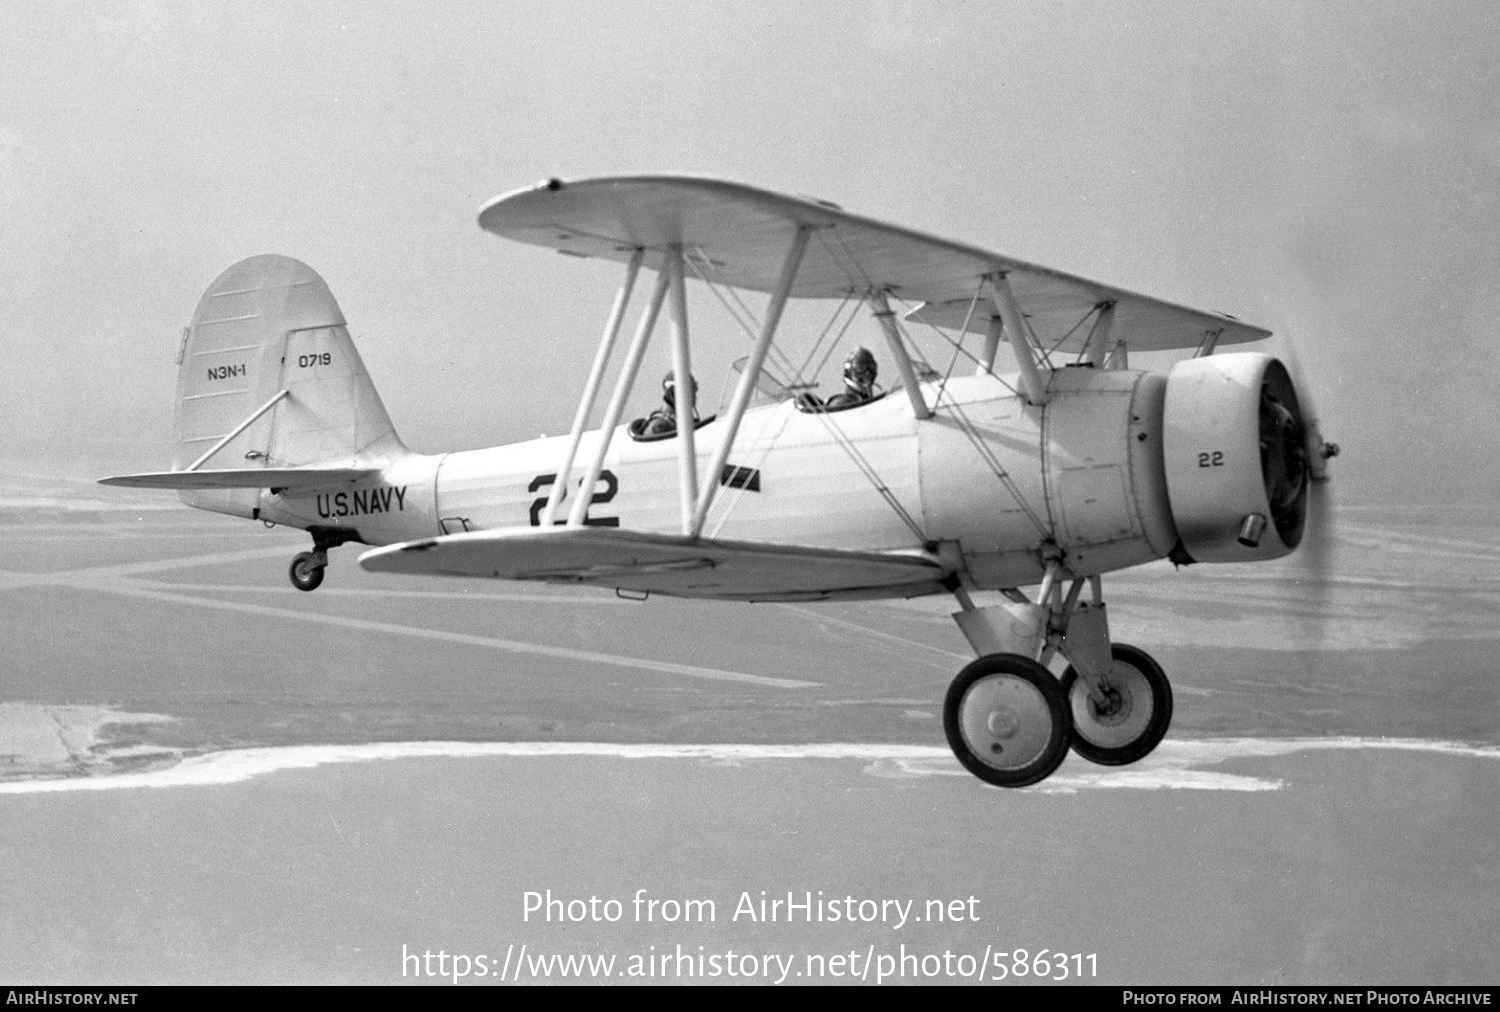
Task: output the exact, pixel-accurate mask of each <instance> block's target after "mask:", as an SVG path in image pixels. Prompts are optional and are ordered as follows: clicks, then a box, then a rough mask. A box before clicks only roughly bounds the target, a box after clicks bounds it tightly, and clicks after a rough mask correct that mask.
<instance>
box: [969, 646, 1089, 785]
mask: <svg viewBox="0 0 1500 1012" xmlns="http://www.w3.org/2000/svg"><path fill="white" fill-rule="evenodd" d="M943 730H944V731H946V732H947V734H948V745H949V747H951V748H952V749H953V754H954V755H956V756H957V757H958V761H959V762H961V763H963V764H964V766H965V767H966V768H967V769H968V771H969V772H970V773H972V774H974V775H975V776H976V777H978V778H979V779H981V780H984V781H986V782H988V783H992V784H995V785H996V786H999V787H1025V786H1026V785H1028V784H1034V783H1036V782H1038V781H1040V780H1045V779H1046V778H1047V777H1048V776H1050V775H1051V773H1052V771H1053V770H1055V769H1057V767H1058V765H1059V764H1060V763H1062V761H1063V759H1064V758H1066V756H1067V754H1068V742H1069V740H1070V739H1071V738H1072V736H1073V719H1072V715H1071V713H1070V712H1069V710H1068V697H1067V696H1066V695H1065V694H1064V693H1063V690H1062V686H1061V685H1060V684H1058V681H1057V679H1056V678H1054V677H1053V676H1052V673H1051V672H1050V671H1048V670H1047V669H1046V668H1044V667H1042V666H1041V665H1040V664H1038V663H1037V662H1036V661H1034V660H1032V659H1031V658H1029V657H1023V656H1021V655H1020V654H986V655H985V656H984V657H981V658H979V659H978V660H977V661H974V662H973V663H972V664H970V665H969V666H968V667H966V668H964V669H963V670H962V671H960V672H959V673H958V677H957V678H955V679H953V684H952V685H950V686H948V696H947V698H946V699H945V700H944V701H943Z"/></svg>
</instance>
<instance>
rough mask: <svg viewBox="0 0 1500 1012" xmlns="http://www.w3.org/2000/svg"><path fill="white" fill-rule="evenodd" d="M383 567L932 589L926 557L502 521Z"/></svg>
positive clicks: (764, 594) (706, 586)
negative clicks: (495, 527) (499, 525)
mask: <svg viewBox="0 0 1500 1012" xmlns="http://www.w3.org/2000/svg"><path fill="white" fill-rule="evenodd" d="M359 564H360V565H361V566H363V567H364V568H365V569H368V570H372V571H374V572H384V573H410V574H421V575H445V576H488V577H492V578H496V579H502V580H536V581H540V582H543V583H577V584H584V585H587V586H595V587H612V588H615V589H616V590H625V591H630V592H633V593H653V594H662V595H666V596H670V597H703V598H718V599H721V600H736V601H805V600H816V599H825V598H878V597H914V596H916V595H918V594H929V593H934V592H936V591H938V590H940V589H941V582H942V580H943V578H944V577H945V576H946V575H947V571H946V570H945V569H944V568H943V567H942V566H940V565H938V564H937V563H936V562H935V561H933V560H932V559H931V558H928V557H925V556H922V555H915V554H912V555H907V554H899V553H884V552H852V551H841V550H835V549H826V548H806V547H802V546H799V545H776V544H768V543H765V542H756V541H712V540H706V539H701V538H700V539H698V540H693V539H691V538H685V537H681V536H676V535H668V534H649V533H645V532H641V531H626V530H620V529H618V528H606V527H552V528H550V529H549V528H537V527H509V528H502V529H500V530H494V531H472V532H468V533H463V534H448V535H445V536H443V537H437V538H426V539H423V540H421V541H408V542H405V543H403V544H399V545H389V546H387V547H385V548H377V549H375V550H373V551H369V552H366V553H365V554H363V555H361V556H360V557H359Z"/></svg>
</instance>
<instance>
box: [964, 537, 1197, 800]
mask: <svg viewBox="0 0 1500 1012" xmlns="http://www.w3.org/2000/svg"><path fill="white" fill-rule="evenodd" d="M1061 573H1062V564H1061V561H1060V559H1059V560H1053V561H1051V562H1050V563H1049V565H1048V566H1047V574H1046V576H1045V578H1044V579H1043V580H1042V587H1041V591H1040V592H1039V593H1038V595H1037V599H1036V601H1035V602H1033V601H1030V600H1028V599H1027V598H1026V597H1025V596H1023V595H1022V594H1021V593H1020V592H1019V591H1015V590H1010V591H1006V596H1007V598H1008V599H1009V600H1007V601H1006V602H1004V603H1002V604H999V605H995V606H991V607H987V608H978V607H975V605H974V602H973V600H972V599H970V597H969V595H968V593H967V592H966V591H965V590H964V588H963V587H962V586H961V585H959V584H958V583H957V582H956V581H955V582H954V583H953V584H952V585H951V586H950V587H949V590H951V591H952V592H953V594H954V596H955V597H957V598H958V601H959V604H960V605H961V606H962V608H963V610H962V611H959V612H956V613H955V614H954V616H953V617H954V619H955V620H956V621H957V622H958V626H959V628H960V629H961V630H962V631H963V633H964V636H965V637H966V638H967V639H968V640H969V643H970V645H971V646H972V647H973V648H974V652H975V653H977V654H979V655H980V656H979V659H978V660H976V661H974V662H973V663H972V664H970V665H969V666H968V667H966V668H964V669H963V670H962V671H960V672H959V673H958V677H957V678H955V679H954V680H953V684H952V685H950V686H949V688H948V695H947V698H946V700H945V702H944V704H943V729H944V731H945V732H946V733H947V736H948V744H949V746H950V747H951V748H952V749H953V753H954V755H956V756H957V757H958V761H959V762H961V763H963V765H964V766H965V767H966V768H967V769H968V770H969V772H971V773H973V774H974V775H975V776H977V777H979V778H980V779H981V780H984V781H986V782H988V783H992V784H996V785H998V786H1001V787H1025V786H1026V785H1028V784H1034V783H1037V782H1039V781H1041V780H1044V779H1046V778H1047V777H1048V776H1049V775H1051V774H1052V772H1053V771H1054V770H1056V769H1057V767H1058V766H1059V765H1060V764H1061V763H1062V761H1063V758H1064V757H1065V756H1066V755H1067V752H1068V749H1069V748H1070V747H1071V748H1072V749H1073V751H1075V752H1077V753H1078V754H1079V755H1080V756H1082V757H1083V758H1085V759H1087V760H1089V761H1090V762H1096V763H1099V764H1101V765H1105V766H1123V765H1126V764H1127V763H1133V762H1135V761H1136V760H1138V759H1140V758H1142V757H1144V756H1145V755H1147V754H1148V753H1150V751H1151V750H1152V749H1154V748H1155V747H1156V746H1157V744H1158V743H1159V742H1160V741H1161V740H1162V737H1163V736H1165V735H1166V733H1167V727H1168V725H1169V724H1170V723H1171V721H1172V687H1171V685H1170V684H1168V682H1167V676H1166V675H1165V674H1164V673H1163V672H1162V670H1161V666H1160V665H1158V664H1157V663H1156V662H1155V661H1154V660H1152V659H1151V657H1150V655H1148V654H1147V653H1145V652H1144V651H1142V650H1138V649H1137V648H1135V647H1132V646H1127V645H1126V644H1123V643H1114V644H1112V643H1110V640H1109V624H1108V621H1107V619H1106V616H1105V609H1104V601H1103V600H1102V596H1103V591H1102V585H1101V581H1100V579H1099V578H1098V577H1091V578H1088V579H1086V580H1085V579H1075V580H1074V581H1073V582H1072V585H1071V586H1070V587H1069V588H1068V590H1067V592H1066V594H1065V593H1064V592H1063V581H1062V579H1061ZM1086 583H1087V584H1088V585H1090V586H1091V588H1092V592H1091V594H1090V600H1088V601H1086V602H1085V601H1081V600H1080V597H1081V595H1082V591H1083V589H1084V586H1085V584H1086ZM1059 654H1060V655H1062V656H1063V657H1064V658H1066V659H1067V660H1068V661H1069V664H1068V668H1067V670H1066V671H1065V672H1063V675H1062V677H1061V679H1059V678H1057V677H1056V676H1054V675H1053V674H1052V672H1051V671H1050V670H1049V669H1048V667H1047V665H1048V663H1049V662H1051V660H1052V659H1053V658H1054V657H1056V656H1058V655H1059Z"/></svg>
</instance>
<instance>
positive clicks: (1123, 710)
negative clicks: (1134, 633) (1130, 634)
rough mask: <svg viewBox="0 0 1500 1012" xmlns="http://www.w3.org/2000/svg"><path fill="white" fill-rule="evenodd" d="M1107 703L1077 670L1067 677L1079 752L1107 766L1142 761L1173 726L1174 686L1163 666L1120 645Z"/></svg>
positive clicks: (1115, 647) (1113, 651) (1075, 748)
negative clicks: (1168, 679)
mask: <svg viewBox="0 0 1500 1012" xmlns="http://www.w3.org/2000/svg"><path fill="white" fill-rule="evenodd" d="M1110 653H1111V654H1112V656H1113V659H1114V664H1113V666H1112V667H1111V668H1110V672H1109V678H1108V679H1107V680H1106V681H1107V683H1108V684H1107V686H1106V687H1105V690H1104V692H1103V697H1102V698H1100V696H1099V695H1097V694H1095V693H1094V692H1092V691H1091V690H1090V689H1089V685H1088V682H1087V681H1085V680H1084V679H1082V678H1079V677H1078V672H1077V671H1075V670H1074V669H1073V668H1072V666H1071V665H1070V666H1069V667H1068V670H1067V671H1065V672H1063V676H1062V689H1063V691H1064V692H1065V693H1067V697H1068V707H1069V709H1070V710H1071V713H1072V718H1073V751H1074V752H1077V753H1078V754H1079V755H1081V756H1083V757H1084V758H1085V759H1087V760H1088V761H1089V762H1095V763H1098V764H1099V765H1101V766H1124V765H1126V764H1127V763H1133V762H1135V761H1136V760H1137V759H1142V758H1144V757H1145V756H1146V755H1148V754H1149V753H1150V752H1151V750H1152V749H1154V748H1156V746H1157V744H1158V743H1159V742H1160V741H1161V740H1162V738H1163V737H1164V736H1165V735H1166V733H1167V726H1168V725H1169V724H1171V723H1172V686H1171V685H1170V684H1168V682H1167V676H1166V673H1165V672H1163V671H1162V669H1161V665H1159V664H1157V663H1156V661H1154V660H1152V659H1151V655H1150V654H1148V653H1146V652H1145V651H1143V650H1138V649H1136V648H1135V647H1132V646H1128V645H1126V644H1124V643H1116V644H1114V645H1113V646H1112V647H1111V648H1110Z"/></svg>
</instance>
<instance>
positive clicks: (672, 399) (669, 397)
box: [661, 369, 698, 408]
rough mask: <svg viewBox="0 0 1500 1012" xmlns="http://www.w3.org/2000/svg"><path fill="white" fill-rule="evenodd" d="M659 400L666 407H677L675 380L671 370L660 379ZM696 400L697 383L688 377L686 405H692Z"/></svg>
mask: <svg viewBox="0 0 1500 1012" xmlns="http://www.w3.org/2000/svg"><path fill="white" fill-rule="evenodd" d="M661 399H662V400H663V401H664V402H666V405H667V407H669V408H676V407H677V378H676V376H675V375H674V374H673V372H672V370H670V369H668V370H667V374H666V375H665V376H663V377H662V378H661ZM697 399H698V381H697V380H695V379H693V378H692V377H691V376H689V377H688V404H689V405H692V403H693V402H694V401H696V400H697Z"/></svg>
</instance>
